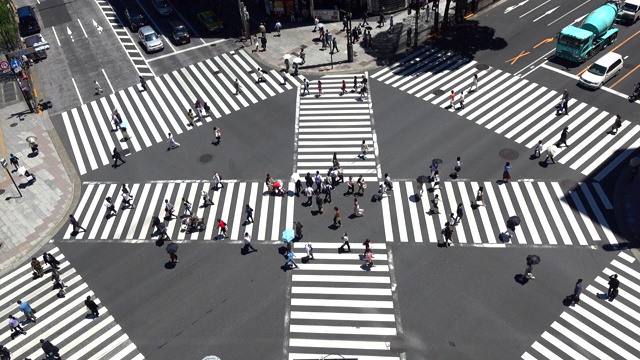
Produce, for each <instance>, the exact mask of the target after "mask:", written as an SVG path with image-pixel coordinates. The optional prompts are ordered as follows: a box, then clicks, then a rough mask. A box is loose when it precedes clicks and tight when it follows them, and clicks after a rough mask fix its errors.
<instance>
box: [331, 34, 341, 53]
mask: <svg viewBox="0 0 640 360" xmlns="http://www.w3.org/2000/svg"><path fill="white" fill-rule="evenodd" d="M331 44H332V45H331V53H332V54H335V53H339V52H340V50H338V40H336V37H335V36H332V37H331Z"/></svg>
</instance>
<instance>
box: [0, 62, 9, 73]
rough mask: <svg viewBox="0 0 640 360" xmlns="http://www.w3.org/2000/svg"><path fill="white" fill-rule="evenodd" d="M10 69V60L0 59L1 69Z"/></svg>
mask: <svg viewBox="0 0 640 360" xmlns="http://www.w3.org/2000/svg"><path fill="white" fill-rule="evenodd" d="M7 69H9V62H8V61H0V70H2V71H4V70H7Z"/></svg>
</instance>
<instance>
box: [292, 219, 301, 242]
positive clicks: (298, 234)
mask: <svg viewBox="0 0 640 360" xmlns="http://www.w3.org/2000/svg"><path fill="white" fill-rule="evenodd" d="M293 227H294V229H295V231H296V237H297V238H298V239H302V237H303V236H304V235H302V223H301V222H300V221H296V222H294V223H293Z"/></svg>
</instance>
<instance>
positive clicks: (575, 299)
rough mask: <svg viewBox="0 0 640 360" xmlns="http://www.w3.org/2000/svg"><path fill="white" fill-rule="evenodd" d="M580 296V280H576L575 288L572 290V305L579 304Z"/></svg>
mask: <svg viewBox="0 0 640 360" xmlns="http://www.w3.org/2000/svg"><path fill="white" fill-rule="evenodd" d="M580 294H582V279H578V281H577V282H576V286H575V287H574V288H573V298H572V305H573V304H580Z"/></svg>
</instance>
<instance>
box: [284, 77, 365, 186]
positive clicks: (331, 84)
mask: <svg viewBox="0 0 640 360" xmlns="http://www.w3.org/2000/svg"><path fill="white" fill-rule="evenodd" d="M354 77H355V78H356V79H357V82H358V83H361V81H362V79H363V78H367V77H368V73H366V72H365V73H359V74H340V75H327V76H323V77H322V78H321V79H320V81H321V82H322V92H323V93H324V94H323V95H320V94H319V91H318V90H317V88H318V84H317V82H315V81H314V82H313V84H310V85H309V94H301V95H300V96H299V98H298V100H299V104H298V121H297V124H298V126H297V142H296V144H297V159H296V170H295V173H297V174H298V175H299V176H300V177H302V178H304V177H305V176H306V174H307V173H310V174H311V175H314V174H315V173H316V171H320V173H321V174H322V175H323V176H324V175H325V174H326V172H327V171H328V170H329V169H330V168H331V167H332V166H333V162H332V158H333V153H334V152H335V153H336V154H337V159H338V162H339V163H340V166H341V167H342V168H343V174H344V176H345V177H346V178H347V179H348V177H349V176H353V180H354V181H355V180H357V179H358V177H359V176H360V175H362V177H363V179H364V180H365V181H366V182H376V181H378V176H377V173H376V157H377V151H375V150H374V149H375V138H374V134H373V125H372V118H371V113H372V110H371V100H370V97H368V96H366V97H361V96H360V92H359V90H358V89H357V88H356V87H354ZM343 80H345V81H346V82H347V91H346V92H345V93H343V92H342V81H343ZM363 140H364V141H365V143H366V144H367V145H368V147H369V151H368V152H367V156H366V159H363V158H362V157H360V154H361V147H362V141H363ZM345 181H346V179H345Z"/></svg>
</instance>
